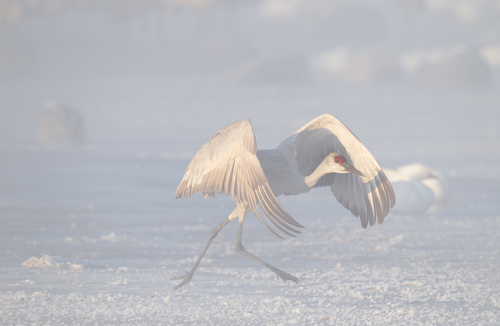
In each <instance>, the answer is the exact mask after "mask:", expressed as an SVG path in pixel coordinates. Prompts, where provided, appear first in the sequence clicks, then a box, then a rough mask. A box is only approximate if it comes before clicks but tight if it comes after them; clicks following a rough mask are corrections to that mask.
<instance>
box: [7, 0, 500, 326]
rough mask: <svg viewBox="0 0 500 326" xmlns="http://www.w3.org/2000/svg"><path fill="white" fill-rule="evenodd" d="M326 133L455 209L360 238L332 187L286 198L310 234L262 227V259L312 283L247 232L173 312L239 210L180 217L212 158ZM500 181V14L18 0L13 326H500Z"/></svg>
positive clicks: (10, 236) (224, 200) (10, 158)
mask: <svg viewBox="0 0 500 326" xmlns="http://www.w3.org/2000/svg"><path fill="white" fill-rule="evenodd" d="M324 113H330V114H333V115H335V116H336V117H337V118H338V119H340V120H341V121H342V122H344V123H345V124H346V126H348V127H349V129H350V130H351V131H353V133H354V134H355V135H356V136H357V137H358V138H359V139H360V141H361V142H362V143H363V144H364V145H365V146H366V147H367V148H368V149H369V150H370V151H371V152H372V153H373V155H374V156H375V157H376V158H377V160H378V162H379V164H380V165H381V166H382V167H383V168H391V169H395V168H398V167H400V166H402V165H405V164H410V163H415V162H420V163H422V164H424V165H425V166H427V167H429V168H430V169H431V170H432V171H433V172H435V173H436V174H437V175H439V176H441V177H442V178H443V180H446V181H447V186H448V187H447V188H446V190H447V191H448V192H447V193H446V201H444V202H443V203H440V205H439V207H434V206H433V207H432V208H431V209H429V210H426V212H425V213H423V214H420V215H412V214H409V213H408V214H404V213H403V214H396V213H395V211H392V212H391V213H390V214H389V215H388V216H387V217H386V219H385V221H384V223H383V224H382V225H375V226H373V227H369V228H367V229H362V228H361V227H360V225H359V220H358V219H357V218H355V217H353V216H352V214H351V213H350V212H349V211H347V210H346V209H344V208H343V207H342V205H340V204H339V203H338V202H337V201H336V200H335V199H334V197H333V196H332V194H331V193H330V191H328V189H325V188H322V189H315V190H312V191H311V192H308V193H306V194H302V195H300V196H283V197H281V196H280V197H279V198H278V199H279V201H280V203H281V204H282V205H283V207H284V208H285V209H286V210H287V212H289V213H290V215H291V216H293V217H294V218H295V219H296V220H297V221H299V222H300V223H301V224H302V225H304V226H305V227H306V228H305V229H304V230H303V231H302V234H300V235H299V236H298V237H297V238H293V239H292V238H287V239H285V240H279V239H277V238H276V237H275V236H274V235H273V234H271V233H270V232H267V230H266V229H265V228H264V227H263V226H262V225H260V224H259V222H258V221H257V219H255V218H254V217H252V216H251V215H250V214H249V215H248V216H247V218H246V219H245V234H244V239H243V243H244V245H245V247H246V248H247V249H248V250H249V251H250V252H252V253H254V254H255V255H256V256H258V257H261V258H262V259H264V260H266V261H269V263H271V264H272V265H275V266H276V267H278V268H280V269H283V270H285V271H287V272H289V273H290V274H292V275H294V276H297V277H299V279H300V283H299V284H294V283H292V284H290V282H288V283H286V284H284V283H283V282H280V281H276V280H275V276H276V275H274V274H273V273H272V272H271V271H269V270H267V269H266V268H265V267H262V266H259V265H258V264H255V263H254V262H252V261H250V260H248V259H247V258H245V257H243V256H242V255H239V254H238V253H236V252H235V250H234V243H235V241H236V234H237V227H238V225H237V223H236V222H234V223H230V224H229V225H227V226H226V227H225V228H224V230H223V231H221V232H220V234H219V236H218V237H217V239H215V240H214V242H213V244H212V245H211V247H210V249H209V251H208V253H207V256H206V257H205V258H204V260H203V261H202V263H201V264H200V267H199V268H198V270H197V272H196V274H195V275H194V278H193V280H192V281H191V282H190V283H189V284H187V285H186V286H184V287H183V288H181V289H180V290H178V291H176V292H172V288H173V287H174V286H175V285H176V284H177V282H178V281H172V280H171V279H170V278H171V277H173V276H178V275H182V274H183V273H184V271H186V270H189V269H190V268H191V267H192V264H193V263H194V262H195V261H196V258H197V255H198V254H199V253H200V251H201V249H202V247H203V245H204V243H205V241H206V239H207V237H208V235H209V233H210V230H211V229H212V228H213V227H214V226H216V225H217V224H219V223H220V222H221V221H222V220H223V219H224V218H225V217H226V216H227V215H228V214H229V213H230V212H231V211H232V210H233V209H234V202H233V201H231V199H230V198H229V196H223V195H220V196H217V200H205V198H204V197H203V196H202V195H201V194H197V195H193V196H192V197H190V198H189V199H187V200H175V192H176V187H177V185H178V184H179V182H180V180H181V179H182V176H183V175H184V172H185V169H186V167H187V165H188V164H189V161H190V159H191V158H192V157H193V155H194V154H195V153H196V152H197V151H198V149H199V148H200V147H201V146H202V145H203V144H205V143H206V142H207V141H208V140H209V139H210V136H211V135H213V134H215V133H216V132H217V131H218V130H219V129H220V128H222V127H224V126H226V125H228V124H230V123H232V122H234V121H236V120H239V119H242V118H249V119H250V120H251V122H252V125H253V128H254V131H255V135H256V139H257V145H258V147H259V148H274V147H276V146H277V145H279V143H280V142H281V141H282V140H283V139H285V138H286V137H287V136H288V135H289V134H290V133H292V132H293V131H295V130H296V129H298V128H299V127H301V126H302V125H304V124H305V123H307V122H309V121H310V120H312V119H313V118H315V117H317V116H319V115H321V114H324ZM499 162H500V2H499V1H498V0H481V1H474V0H329V1H327V0H324V1H323V0H309V1H307V0H288V1H286V0H259V1H257V0H255V1H252V0H248V1H240V0H233V1H231V0H185V1H183V0H143V1H131V0H73V1H67V0H0V275H1V278H0V323H1V324H5V325H8V324H51V325H54V324H97V323H104V324H115V323H120V324H127V323H129V324H138V325H139V324H142V325H151V324H155V323H156V324H162V325H163V324H175V325H178V324H196V323H199V324H214V323H215V324H220V325H235V324H238V325H245V324H247V325H259V324H266V323H272V324H294V323H295V324H313V323H316V324H333V325H338V324H342V325H370V324H375V325H384V324H385V325H416V324H424V325H428V324H429V325H431V324H441V325H444V324H449V325H459V324H461V325H472V324H474V325H479V324H483V325H498V324H499V318H500V274H499V273H498V271H499V270H500V255H499V248H500V243H499V241H500V240H499V239H500V216H499V213H498V212H499V211H500V204H499V201H498V198H500V197H499V196H500V187H498V181H499V180H500V164H499ZM386 171H387V170H386ZM438 181H441V179H439V180H438ZM443 184H444V183H443ZM396 197H398V195H397V196H396ZM396 202H398V200H397V199H396Z"/></svg>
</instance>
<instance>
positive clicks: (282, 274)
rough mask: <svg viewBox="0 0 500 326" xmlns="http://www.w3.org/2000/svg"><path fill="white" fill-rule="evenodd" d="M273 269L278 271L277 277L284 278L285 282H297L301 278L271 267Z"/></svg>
mask: <svg viewBox="0 0 500 326" xmlns="http://www.w3.org/2000/svg"><path fill="white" fill-rule="evenodd" d="M271 270H272V271H273V272H275V273H276V278H277V279H282V280H283V282H285V283H286V281H292V282H295V283H298V282H299V279H298V278H297V277H295V276H293V275H290V274H288V273H287V272H284V271H282V270H281V269H277V268H271Z"/></svg>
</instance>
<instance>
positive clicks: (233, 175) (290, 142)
mask: <svg viewBox="0 0 500 326" xmlns="http://www.w3.org/2000/svg"><path fill="white" fill-rule="evenodd" d="M358 169H359V170H358ZM324 186H329V187H330V190H331V191H332V193H333V195H334V196H335V197H336V198H337V200H338V201H339V202H340V203H341V204H342V205H344V207H346V208H347V209H349V210H350V211H351V212H352V214H354V215H355V216H359V217H360V220H361V225H362V226H363V228H366V226H367V225H368V223H369V224H370V225H373V224H375V220H378V222H379V224H380V223H382V222H383V220H384V217H385V216H386V215H387V214H388V213H389V208H390V207H393V206H394V202H395V197H394V192H393V190H392V186H391V184H390V182H389V180H388V179H387V177H386V176H385V174H384V172H383V171H382V169H381V168H380V166H379V165H378V163H377V161H376V160H375V158H374V157H373V155H372V154H371V153H370V152H369V151H368V149H366V147H365V146H364V145H363V144H362V143H361V142H360V141H359V140H358V139H357V138H356V136H354V135H353V134H352V132H351V131H350V130H349V129H348V128H347V127H346V126H345V125H344V124H343V123H342V122H340V121H339V120H338V119H337V118H335V117H334V116H332V115H329V114H324V115H322V116H319V117H318V118H316V119H314V120H312V121H311V122H309V123H307V124H306V125H304V126H303V127H302V128H300V129H298V130H297V131H295V132H294V133H292V134H291V135H290V136H288V137H287V138H286V139H285V140H284V141H283V142H282V143H281V144H280V145H279V146H278V147H277V148H276V149H270V150H257V144H256V141H255V135H254V133H253V129H252V125H251V124H250V121H249V120H248V119H243V120H239V121H236V122H234V123H232V124H230V125H229V126H227V127H224V128H222V129H221V130H219V131H218V132H217V133H216V134H215V135H214V136H212V138H211V139H210V141H209V142H208V143H206V144H205V145H204V146H203V147H202V148H201V149H200V150H199V151H198V153H196V155H195V156H194V157H193V159H192V160H191V163H189V166H188V167H187V169H186V173H185V175H184V178H183V179H182V181H181V183H180V185H179V187H177V193H176V198H181V197H184V198H186V197H189V196H191V195H192V194H194V193H197V192H201V193H202V194H203V195H204V196H205V197H206V198H210V197H213V196H214V194H215V193H216V192H217V193H222V194H226V195H230V196H231V198H233V199H236V208H235V210H234V211H233V212H232V213H231V214H230V215H229V217H228V218H226V219H225V220H224V221H223V222H222V223H221V224H219V225H218V226H216V227H215V228H213V229H212V232H211V233H210V237H209V239H208V241H207V243H206V245H205V248H204V249H203V251H202V252H201V254H200V256H199V257H198V260H197V261H196V263H195V264H194V266H193V268H192V269H191V271H190V272H189V273H186V275H183V276H178V277H174V278H172V279H174V280H176V279H183V281H182V282H181V283H179V284H178V285H177V286H175V288H174V290H176V289H178V288H180V287H181V286H183V285H184V284H186V283H188V282H189V281H190V280H191V278H192V277H193V274H194V272H195V270H196V268H197V267H198V264H199V263H200V261H201V259H202V258H203V256H204V255H205V253H206V251H207V249H208V247H209V246H210V243H211V242H212V240H213V239H214V238H215V237H216V236H217V234H218V233H219V231H220V230H221V229H222V228H223V227H224V226H225V225H226V224H227V223H229V222H230V221H231V220H233V219H236V218H238V219H239V222H240V224H239V229H238V238H237V241H236V250H237V251H238V252H239V253H241V254H243V255H245V256H247V257H249V258H251V259H253V260H255V261H256V262H258V263H260V264H262V265H264V266H266V267H267V268H269V269H270V270H272V271H273V272H275V273H276V275H277V277H278V278H280V279H282V280H283V281H285V282H286V281H287V280H290V281H294V282H298V278H297V277H295V276H292V275H290V274H288V273H286V272H284V271H282V270H279V269H277V268H275V267H273V266H271V265H270V264H268V263H266V262H265V261H263V260H261V259H259V258H257V257H255V256H254V255H252V254H250V253H249V252H248V251H246V249H245V247H243V245H242V244H241V235H242V230H243V220H244V218H245V215H246V213H248V212H250V211H251V212H252V213H253V214H254V215H255V216H256V217H257V218H258V219H259V220H260V221H261V222H263V223H264V224H265V225H266V226H267V227H268V228H269V230H271V231H272V232H273V233H274V234H275V235H276V236H278V237H280V238H281V236H280V235H279V234H278V233H277V232H276V231H275V230H274V229H273V228H272V227H271V226H270V225H269V224H268V223H267V221H266V219H264V217H263V216H262V214H261V213H260V211H259V208H258V207H257V204H260V206H261V208H262V209H263V210H264V213H265V215H267V217H268V219H269V220H270V221H271V222H272V224H274V226H275V227H276V228H278V229H279V230H280V231H281V232H283V233H285V234H287V235H289V236H293V235H292V234H291V233H290V232H295V233H300V232H299V231H298V230H296V229H295V228H303V226H302V225H300V224H299V223H298V222H297V221H295V220H294V219H293V218H292V217H291V216H290V215H289V214H288V213H287V212H286V211H285V210H284V209H283V207H282V206H281V205H280V203H279V202H278V201H277V199H276V197H277V196H279V195H283V194H284V195H298V194H301V193H304V192H308V191H309V190H311V188H315V187H324ZM289 231H290V232H289Z"/></svg>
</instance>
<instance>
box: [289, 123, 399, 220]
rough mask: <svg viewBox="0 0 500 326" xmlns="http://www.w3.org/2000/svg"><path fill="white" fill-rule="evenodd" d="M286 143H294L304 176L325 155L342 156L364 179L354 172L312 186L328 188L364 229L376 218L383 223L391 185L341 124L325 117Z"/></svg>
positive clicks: (326, 177) (331, 175) (391, 199)
mask: <svg viewBox="0 0 500 326" xmlns="http://www.w3.org/2000/svg"><path fill="white" fill-rule="evenodd" d="M287 140H288V141H293V153H294V155H295V158H296V160H297V164H298V166H299V172H300V173H301V174H302V175H304V176H308V175H310V174H311V173H312V172H313V171H314V170H315V169H316V168H317V167H318V165H320V164H321V162H322V161H323V159H324V158H325V157H326V156H327V155H328V154H330V153H339V154H341V155H343V156H344V157H345V158H346V159H347V160H348V161H349V163H350V164H352V165H353V166H354V167H355V168H356V169H358V170H360V171H361V172H363V173H364V174H365V177H362V176H359V175H356V174H354V173H347V174H336V173H329V174H326V175H324V176H323V177H321V178H320V179H319V181H318V183H317V184H316V185H315V187H323V186H330V190H331V191H332V193H333V195H334V196H335V198H337V200H338V201H339V202H340V203H341V204H342V205H344V207H345V208H347V209H349V210H350V211H351V212H352V213H353V214H354V215H355V216H359V217H360V220H361V225H362V226H363V227H364V228H366V226H367V225H368V222H369V223H370V225H373V224H375V220H376V219H378V222H379V223H382V222H383V221H384V217H385V216H387V214H388V213H389V208H390V207H391V208H392V207H393V206H394V203H395V196H394V191H393V189H392V186H391V183H390V182H389V180H388V179H387V177H386V176H385V174H384V171H382V169H381V168H380V166H379V165H378V163H377V160H375V157H373V155H372V154H371V153H370V151H368V149H367V148H366V147H365V146H364V145H363V144H362V143H361V142H360V141H359V140H358V139H357V138H356V136H354V134H353V133H352V132H351V131H350V130H349V129H348V128H347V127H346V126H345V125H344V124H343V123H342V122H340V121H339V120H338V119H337V118H335V117H334V116H332V115H330V114H324V115H322V116H319V117H318V118H316V119H314V120H312V121H311V122H309V123H308V124H306V125H304V126H303V127H302V128H300V129H299V130H297V131H296V132H294V133H293V134H292V135H290V137H288V138H287ZM287 140H285V141H284V142H283V143H285V142H287ZM280 146H281V145H280Z"/></svg>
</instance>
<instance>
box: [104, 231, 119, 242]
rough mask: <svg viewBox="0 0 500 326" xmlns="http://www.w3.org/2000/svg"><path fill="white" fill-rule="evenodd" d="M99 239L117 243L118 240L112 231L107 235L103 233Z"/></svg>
mask: <svg viewBox="0 0 500 326" xmlns="http://www.w3.org/2000/svg"><path fill="white" fill-rule="evenodd" d="M101 239H102V240H104V241H109V242H112V243H117V242H118V238H117V237H116V235H115V233H114V232H111V233H110V234H108V235H103V236H102V237H101Z"/></svg>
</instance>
